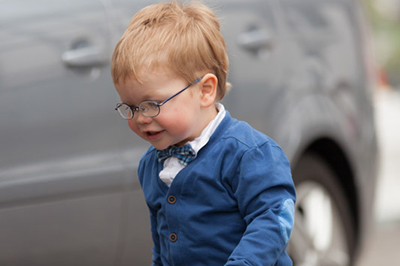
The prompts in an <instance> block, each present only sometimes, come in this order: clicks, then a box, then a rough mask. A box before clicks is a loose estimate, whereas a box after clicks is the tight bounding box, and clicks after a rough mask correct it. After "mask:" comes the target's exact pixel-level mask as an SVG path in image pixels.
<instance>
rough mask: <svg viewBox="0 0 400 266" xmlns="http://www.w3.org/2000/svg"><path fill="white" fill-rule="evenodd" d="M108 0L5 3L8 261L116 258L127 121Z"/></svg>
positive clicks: (2, 211)
mask: <svg viewBox="0 0 400 266" xmlns="http://www.w3.org/2000/svg"><path fill="white" fill-rule="evenodd" d="M102 2H105V1H100V0H86V1H80V0H60V1H52V0H41V1H30V0H18V1H15V0H3V1H1V2H0V39H1V42H0V238H1V241H0V264H1V265H113V264H115V263H116V262H117V260H118V255H119V254H118V252H119V250H120V249H119V248H120V246H119V245H120V244H121V234H122V232H121V230H122V229H121V228H122V227H121V226H120V225H121V214H122V208H123V205H122V197H123V192H124V191H125V184H126V170H124V166H123V163H121V160H120V155H119V150H120V148H121V147H122V146H123V145H124V143H123V142H121V141H120V134H122V133H120V132H121V131H122V125H123V124H124V123H125V122H124V121H122V119H120V118H119V117H117V114H116V112H115V111H114V110H113V107H114V106H115V102H116V101H117V99H118V97H117V94H116V93H115V91H114V89H113V85H112V82H111V78H110V73H109V61H110V55H111V50H112V47H111V46H112V35H111V32H112V25H111V24H110V17H109V14H108V10H107V9H106V8H105V6H104V5H103V4H102Z"/></svg>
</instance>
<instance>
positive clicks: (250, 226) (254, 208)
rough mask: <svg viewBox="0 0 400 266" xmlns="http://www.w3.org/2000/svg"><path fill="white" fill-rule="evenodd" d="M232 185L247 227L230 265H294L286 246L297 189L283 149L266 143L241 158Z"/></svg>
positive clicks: (229, 260) (229, 261)
mask: <svg viewBox="0 0 400 266" xmlns="http://www.w3.org/2000/svg"><path fill="white" fill-rule="evenodd" d="M239 165H240V166H239V168H238V170H237V171H238V173H237V175H236V177H235V179H234V180H233V181H232V188H233V190H234V194H235V197H236V199H237V202H238V206H239V211H240V213H241V215H242V217H243V219H244V220H245V222H246V226H247V227H246V230H245V232H244V234H243V237H242V238H241V240H240V242H239V244H238V245H237V247H236V248H235V249H234V251H233V252H232V254H231V255H230V257H229V259H228V262H227V263H226V266H228V265H229V266H231V265H285V266H287V265H292V262H291V260H290V258H289V256H288V255H287V253H286V251H285V249H286V246H287V244H288V241H289V237H290V233H291V230H292V228H293V222H294V202H295V197H296V195H295V194H296V193H295V188H294V184H293V181H292V177H291V171H290V166H289V162H288V160H287V158H286V156H285V155H284V153H283V151H282V150H281V149H280V148H279V147H278V146H275V145H274V144H270V143H269V142H266V143H265V144H263V145H262V146H260V147H256V148H252V149H249V150H248V151H247V152H245V153H244V155H243V156H242V158H241V161H240V164H239Z"/></svg>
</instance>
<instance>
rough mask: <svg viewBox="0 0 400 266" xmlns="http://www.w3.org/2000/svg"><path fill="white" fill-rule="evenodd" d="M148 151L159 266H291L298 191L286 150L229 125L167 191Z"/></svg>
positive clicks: (145, 183) (242, 126) (145, 165)
mask: <svg viewBox="0 0 400 266" xmlns="http://www.w3.org/2000/svg"><path fill="white" fill-rule="evenodd" d="M162 167H163V163H159V162H158V161H157V159H156V150H155V148H154V147H150V148H149V150H148V151H147V152H146V153H145V154H144V155H143V157H142V159H141V161H140V164H139V179H140V183H141V186H142V189H143V192H144V196H145V199H146V202H147V205H148V207H149V210H150V218H151V231H152V237H153V242H154V247H153V265H163V266H172V265H175V266H202V265H204V266H210V265H216V266H217V265H246V266H249V265H253V266H255V265H285V266H286V265H292V261H291V260H290V258H289V256H288V255H287V253H286V251H285V248H286V246H287V243H288V240H289V237H290V233H291V230H292V227H293V220H294V201H295V197H296V196H295V194H296V192H295V188H294V185H293V181H292V177H291V172H290V166H289V162H288V160H287V158H286V156H285V155H284V153H283V151H282V150H281V148H280V147H279V146H278V145H277V144H276V143H275V142H274V141H273V140H272V139H271V138H269V137H268V136H266V135H264V134H262V133H260V132H258V131H256V130H255V129H253V128H251V127H250V126H249V125H248V124H247V123H245V122H240V121H238V120H235V119H233V118H231V116H230V114H229V113H228V112H226V115H225V118H224V119H223V120H222V122H221V124H220V125H219V126H218V127H217V129H216V131H215V132H214V134H213V135H212V136H211V138H210V140H209V142H208V144H207V145H206V146H204V147H203V148H202V149H201V150H200V151H199V153H198V155H197V158H196V159H195V160H194V161H193V162H191V163H190V164H188V165H187V166H186V167H185V168H184V169H183V170H181V171H180V172H179V173H178V175H177V176H176V177H175V179H174V181H173V182H172V184H171V187H168V186H167V185H166V184H165V183H163V182H162V181H161V180H160V178H159V175H158V174H159V172H160V171H161V170H162Z"/></svg>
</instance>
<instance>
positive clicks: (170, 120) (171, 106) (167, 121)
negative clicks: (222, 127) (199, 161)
mask: <svg viewBox="0 0 400 266" xmlns="http://www.w3.org/2000/svg"><path fill="white" fill-rule="evenodd" d="M199 83H201V82H199ZM199 83H197V84H194V85H192V86H190V87H189V88H188V89H186V90H185V91H183V92H181V93H180V94H178V95H177V96H175V97H174V98H172V99H171V100H169V101H168V102H166V103H165V104H164V105H162V106H161V107H160V113H159V115H158V116H156V117H152V118H151V117H146V116H144V115H143V114H142V113H140V112H139V111H136V112H135V113H134V116H133V118H132V119H130V120H128V125H129V127H130V128H131V129H132V130H133V131H134V132H135V133H136V134H137V135H139V136H140V137H141V138H143V139H144V140H147V141H148V142H150V143H151V144H152V145H153V146H154V147H155V148H156V149H159V150H161V149H165V148H167V147H168V146H172V145H177V146H180V145H183V144H185V143H186V142H188V141H191V140H193V139H195V138H196V137H198V136H199V135H200V134H201V131H202V130H203V128H204V125H201V123H199V121H201V119H199V118H200V117H201V115H202V113H201V111H202V108H201V101H200V98H201V97H200V89H199V86H200V85H199ZM187 85H188V83H187V82H186V81H185V80H183V79H181V78H179V77H177V76H176V75H172V74H171V73H168V72H166V71H163V70H158V71H153V72H152V73H150V74H147V75H146V76H145V78H144V82H143V83H141V84H140V83H138V82H137V81H136V80H135V79H127V80H126V81H125V83H123V84H118V85H116V89H117V91H118V93H119V96H120V98H121V101H122V102H123V103H126V104H128V105H130V106H138V105H139V104H140V103H141V102H142V101H146V100H153V101H156V102H157V103H161V102H163V101H164V100H166V99H167V98H169V97H170V96H172V95H174V94H175V93H177V92H178V91H180V90H181V89H183V88H184V87H186V86H187Z"/></svg>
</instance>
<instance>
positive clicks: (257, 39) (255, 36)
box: [237, 29, 273, 52]
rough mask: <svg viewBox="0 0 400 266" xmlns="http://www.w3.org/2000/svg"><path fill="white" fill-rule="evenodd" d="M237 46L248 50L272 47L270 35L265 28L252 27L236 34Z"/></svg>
mask: <svg viewBox="0 0 400 266" xmlns="http://www.w3.org/2000/svg"><path fill="white" fill-rule="evenodd" d="M237 42H238V44H239V46H241V47H242V48H244V49H245V50H248V51H250V52H258V51H259V50H261V49H266V50H270V49H271V48H272V47H273V40H272V38H271V35H270V34H269V33H268V31H267V30H265V29H252V30H249V31H246V32H244V33H242V34H240V35H239V36H238V39H237Z"/></svg>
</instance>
